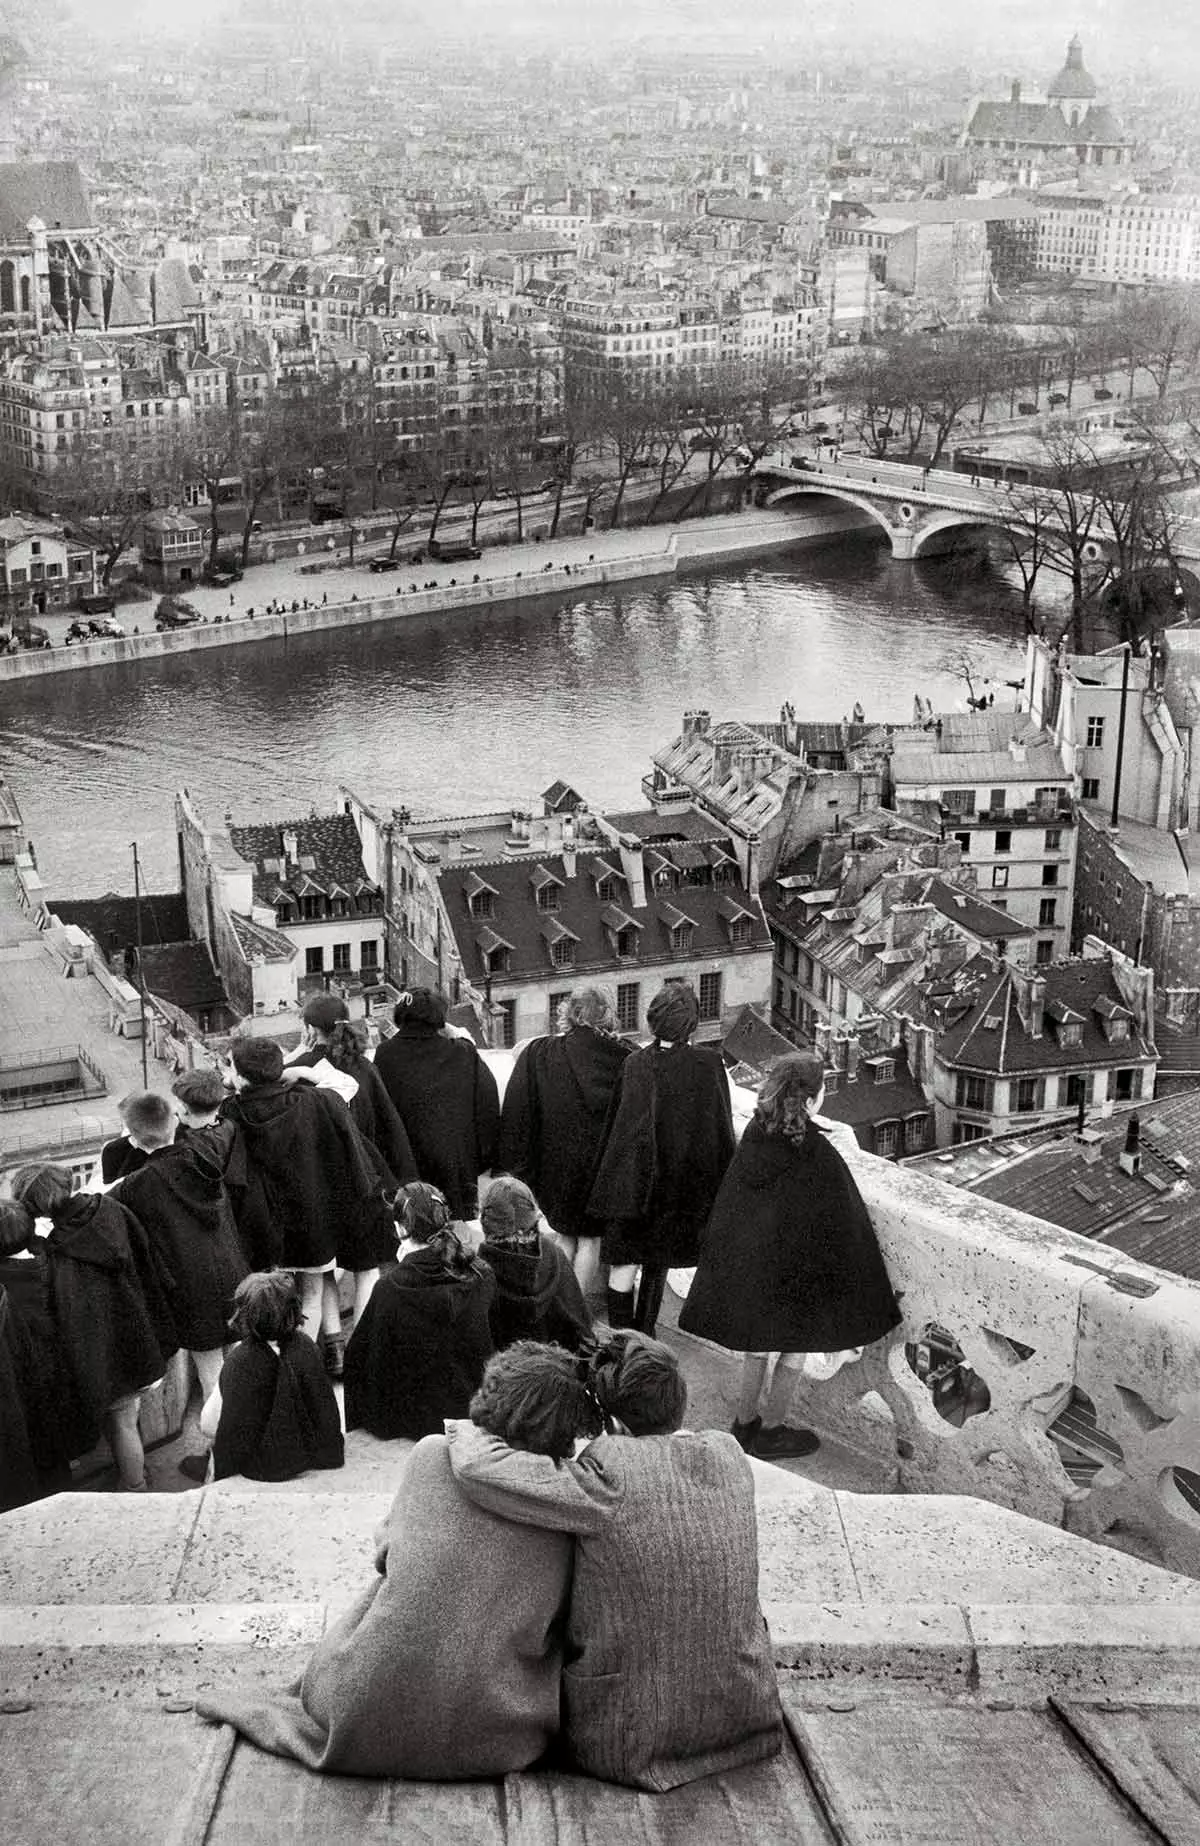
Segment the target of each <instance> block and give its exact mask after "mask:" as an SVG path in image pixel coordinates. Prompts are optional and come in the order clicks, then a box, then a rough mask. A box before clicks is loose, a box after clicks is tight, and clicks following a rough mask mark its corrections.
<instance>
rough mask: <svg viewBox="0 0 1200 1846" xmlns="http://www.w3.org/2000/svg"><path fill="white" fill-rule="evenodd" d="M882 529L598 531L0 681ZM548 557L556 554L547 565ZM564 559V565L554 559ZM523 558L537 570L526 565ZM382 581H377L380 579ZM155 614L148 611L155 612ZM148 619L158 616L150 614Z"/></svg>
mask: <svg viewBox="0 0 1200 1846" xmlns="http://www.w3.org/2000/svg"><path fill="white" fill-rule="evenodd" d="M872 523H873V522H871V521H870V520H867V519H866V518H865V517H864V516H859V515H856V514H854V513H845V514H844V513H842V512H841V511H840V510H839V511H838V512H836V513H828V514H810V515H804V516H797V515H794V514H787V513H770V512H761V511H754V512H748V513H745V514H738V515H732V516H731V515H725V516H718V517H716V518H713V519H706V520H694V521H689V522H687V523H686V524H685V525H683V526H676V527H671V528H664V529H663V530H662V531H661V532H653V533H651V530H649V529H648V530H647V531H646V532H645V535H644V536H645V538H646V540H649V539H650V538H651V536H653V538H654V539H656V540H657V543H656V544H653V545H651V544H650V543H647V544H646V545H645V548H639V549H638V550H636V551H624V550H620V551H618V550H615V549H611V547H610V546H606V541H615V540H616V539H617V538H620V539H622V540H624V541H626V542H628V540H629V539H630V538H633V537H638V538H641V537H642V536H643V534H641V533H638V534H631V533H629V532H624V533H619V534H611V535H610V534H608V533H595V534H589V536H588V540H587V541H586V542H588V543H591V544H594V545H595V546H596V547H597V548H598V549H610V555H609V556H607V557H605V556H594V557H593V558H592V559H591V560H589V561H579V556H578V551H579V544H580V541H579V540H575V541H574V542H573V543H570V544H568V545H563V544H561V542H560V543H559V544H558V545H552V544H548V543H545V542H543V543H541V544H535V545H530V546H526V547H523V548H521V550H518V549H517V548H516V547H510V548H508V549H507V550H506V552H505V554H504V564H505V566H506V567H508V568H506V569H505V570H504V572H503V574H500V575H496V576H484V575H483V574H482V573H481V574H480V575H479V577H478V578H477V579H476V580H475V581H472V582H470V583H458V582H453V581H451V582H443V583H439V584H438V586H437V587H436V588H431V589H418V590H412V589H406V588H404V587H403V585H397V586H395V587H394V588H392V589H391V591H390V593H386V594H381V593H378V592H377V593H374V594H371V595H368V596H366V597H362V598H352V599H351V600H348V601H347V600H343V601H340V602H330V603H328V604H325V605H323V606H321V607H319V608H311V609H298V610H290V609H289V610H280V611H279V612H278V613H276V614H274V615H267V614H265V613H264V614H262V615H255V616H239V617H238V618H237V619H236V620H229V621H224V622H215V621H212V622H202V623H198V624H197V625H196V626H194V627H191V628H177V629H167V630H164V631H162V632H161V633H160V632H158V631H157V630H152V631H151V632H150V633H148V634H139V635H125V636H123V637H120V638H116V637H114V638H113V639H111V640H95V641H83V642H80V643H79V644H78V645H76V646H73V647H52V648H38V649H33V648H29V649H22V650H21V651H20V652H19V653H16V654H4V655H0V684H3V683H5V682H11V681H14V680H17V681H24V680H31V679H41V678H44V677H45V676H47V675H49V674H55V673H77V672H81V671H93V672H94V671H95V670H96V669H97V668H103V667H113V666H123V665H126V664H129V663H132V662H138V661H143V660H154V659H159V658H162V657H164V656H168V655H175V654H189V653H197V652H201V651H204V650H207V649H210V648H226V647H242V646H245V645H247V644H249V643H252V642H263V641H272V640H285V641H286V640H288V639H290V638H291V637H293V636H298V635H303V634H310V633H314V632H316V631H318V630H327V629H331V628H351V627H361V626H366V625H368V624H371V623H380V622H389V623H390V622H397V621H403V620H405V619H407V618H409V617H411V616H419V615H441V614H445V615H451V614H455V613H457V612H459V611H462V610H473V609H480V608H488V607H490V606H493V605H502V604H505V603H513V602H523V601H528V600H530V599H531V598H533V597H541V596H563V595H576V594H578V593H580V592H582V591H586V590H591V589H603V588H605V587H606V586H608V585H611V584H617V583H629V582H637V581H639V580H646V579H653V578H656V577H673V576H676V575H678V574H680V573H682V572H684V571H690V570H701V569H703V568H704V567H705V566H706V565H709V564H719V563H724V562H729V561H733V560H737V559H739V558H748V557H752V556H754V555H756V554H757V555H764V554H767V553H770V552H776V551H780V550H783V549H785V548H787V547H790V546H792V545H796V544H802V543H805V542H816V541H818V540H820V539H827V538H831V537H836V536H838V535H839V534H841V533H843V532H847V531H854V530H858V529H862V528H864V527H868V528H869V527H870V526H871V525H872ZM547 552H550V553H551V554H552V555H551V557H550V559H549V560H547V556H546V554H547ZM556 552H561V553H564V554H567V555H564V556H562V558H561V561H560V558H559V557H558V556H555V555H554V554H555V553H556ZM522 557H527V559H528V566H527V567H522V568H518V566H520V564H521V559H522ZM372 581H373V582H374V581H376V580H372ZM147 614H148V606H147ZM148 619H149V615H148Z"/></svg>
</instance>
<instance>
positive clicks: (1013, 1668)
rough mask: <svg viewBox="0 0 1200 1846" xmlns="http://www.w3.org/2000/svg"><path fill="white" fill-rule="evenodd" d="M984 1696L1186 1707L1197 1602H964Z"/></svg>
mask: <svg viewBox="0 0 1200 1846" xmlns="http://www.w3.org/2000/svg"><path fill="white" fill-rule="evenodd" d="M962 1613H963V1615H964V1617H965V1619H966V1622H967V1625H968V1627H969V1630H970V1633H971V1637H972V1641H973V1643H974V1651H975V1662H976V1675H977V1682H978V1686H979V1690H980V1692H981V1693H983V1694H985V1695H986V1694H995V1695H1002V1696H1004V1697H1007V1698H1012V1699H1014V1700H1015V1701H1016V1702H1017V1703H1018V1704H1030V1703H1033V1702H1036V1701H1037V1700H1038V1699H1044V1698H1046V1697H1048V1696H1049V1695H1050V1694H1051V1693H1054V1694H1055V1695H1056V1696H1066V1697H1070V1696H1071V1695H1072V1694H1078V1695H1079V1696H1082V1697H1088V1698H1092V1699H1095V1698H1120V1699H1123V1700H1128V1701H1129V1702H1131V1703H1134V1704H1139V1705H1145V1704H1161V1705H1190V1704H1194V1703H1195V1702H1196V1701H1197V1700H1198V1699H1200V1608H1197V1607H1195V1606H1194V1605H1192V1606H1189V1605H1188V1604H1186V1603H1176V1604H1169V1603H1148V1602H1138V1603H1120V1602H1110V1603H1102V1604H1089V1603H1049V1604H1045V1603H1043V1604H1037V1603H1025V1604H1011V1603H1010V1604H1000V1603H995V1604H989V1605H983V1606H980V1605H973V1604H966V1605H964V1606H963V1610H962Z"/></svg>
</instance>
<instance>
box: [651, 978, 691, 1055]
mask: <svg viewBox="0 0 1200 1846" xmlns="http://www.w3.org/2000/svg"><path fill="white" fill-rule="evenodd" d="M699 1021H700V1002H699V1000H698V999H697V998H696V994H695V990H694V988H692V987H690V986H689V985H688V983H687V982H686V981H678V980H676V981H667V982H665V983H664V985H663V986H662V987H660V988H659V990H658V992H657V993H656V994H655V996H654V998H653V1000H651V1002H650V1004H649V1006H648V1007H647V1008H646V1024H647V1025H648V1026H649V1028H650V1030H651V1032H653V1034H654V1037H655V1039H656V1040H658V1041H659V1042H665V1043H666V1044H669V1045H685V1044H686V1043H687V1042H688V1040H689V1039H690V1038H691V1036H692V1033H693V1032H694V1031H695V1030H696V1027H697V1025H698V1024H699Z"/></svg>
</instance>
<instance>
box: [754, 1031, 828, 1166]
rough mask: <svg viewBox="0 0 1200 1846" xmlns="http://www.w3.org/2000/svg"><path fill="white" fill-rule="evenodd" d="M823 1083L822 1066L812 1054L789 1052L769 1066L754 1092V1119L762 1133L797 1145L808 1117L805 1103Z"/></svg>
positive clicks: (802, 1136)
mask: <svg viewBox="0 0 1200 1846" xmlns="http://www.w3.org/2000/svg"><path fill="white" fill-rule="evenodd" d="M824 1082H825V1066H824V1063H823V1062H822V1060H821V1059H820V1057H818V1055H817V1053H816V1052H815V1051H793V1052H789V1054H788V1055H787V1057H784V1058H780V1060H779V1062H778V1064H773V1065H772V1066H771V1069H770V1070H769V1071H768V1072H767V1075H766V1077H765V1079H764V1080H763V1086H762V1088H761V1089H760V1090H759V1092H758V1104H757V1107H756V1108H755V1111H754V1119H755V1121H756V1122H757V1123H758V1125H759V1127H760V1128H761V1129H762V1131H763V1133H764V1134H768V1135H783V1136H784V1137H785V1138H786V1139H787V1140H789V1141H794V1142H797V1143H799V1142H801V1141H803V1140H804V1137H805V1136H806V1135H807V1133H808V1125H809V1121H810V1119H811V1118H810V1116H809V1113H808V1110H807V1108H806V1107H805V1104H806V1103H808V1102H810V1101H815V1100H816V1098H817V1097H818V1096H819V1095H820V1094H821V1088H822V1085H823V1084H824Z"/></svg>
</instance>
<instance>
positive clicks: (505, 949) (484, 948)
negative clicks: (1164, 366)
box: [475, 929, 513, 975]
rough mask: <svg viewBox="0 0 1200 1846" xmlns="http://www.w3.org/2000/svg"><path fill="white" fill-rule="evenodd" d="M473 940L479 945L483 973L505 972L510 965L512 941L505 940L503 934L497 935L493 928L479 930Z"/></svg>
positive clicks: (495, 973)
mask: <svg viewBox="0 0 1200 1846" xmlns="http://www.w3.org/2000/svg"><path fill="white" fill-rule="evenodd" d="M475 940H476V943H477V944H478V947H479V955H480V959H481V961H482V962H483V968H484V973H485V974H489V975H497V974H507V973H508V972H509V969H510V967H511V966H512V953H513V946H512V943H511V942H506V941H505V939H504V937H503V936H498V935H497V934H496V932H495V930H494V929H484V930H481V931H480V932H479V935H478V936H477V937H476V938H475Z"/></svg>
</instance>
